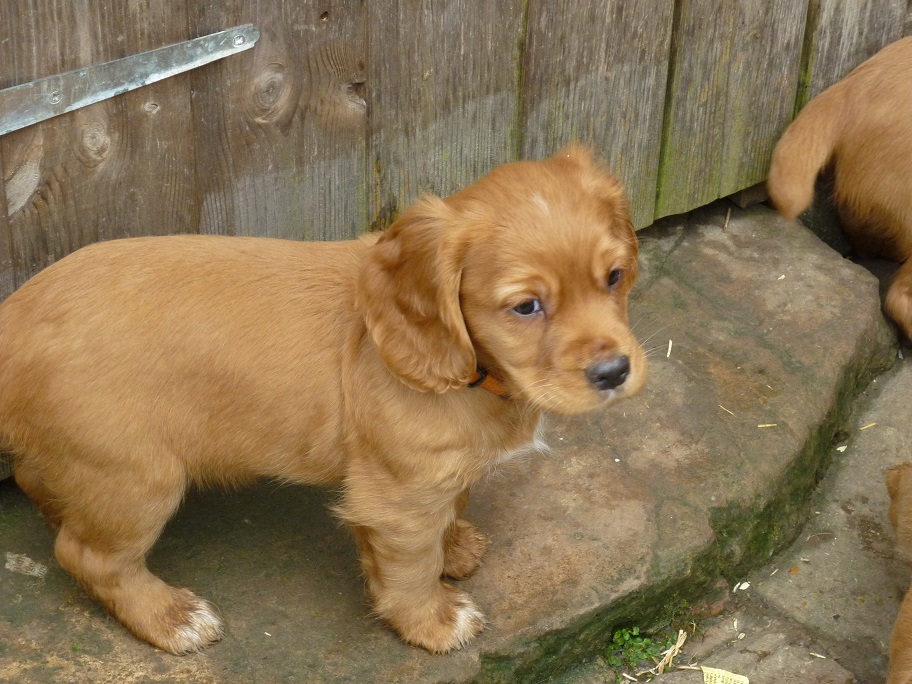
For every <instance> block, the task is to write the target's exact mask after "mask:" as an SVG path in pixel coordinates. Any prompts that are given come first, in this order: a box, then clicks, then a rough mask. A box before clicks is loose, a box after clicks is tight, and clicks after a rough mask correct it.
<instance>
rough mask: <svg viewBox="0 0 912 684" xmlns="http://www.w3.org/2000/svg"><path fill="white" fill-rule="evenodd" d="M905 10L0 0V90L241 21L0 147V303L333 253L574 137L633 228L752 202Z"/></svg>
mask: <svg viewBox="0 0 912 684" xmlns="http://www.w3.org/2000/svg"><path fill="white" fill-rule="evenodd" d="M906 2H907V0H475V1H474V2H473V1H471V0H370V1H365V0H338V1H332V0H206V1H205V2H197V1H196V0H158V1H154V2H153V1H151V0H126V1H124V2H115V1H113V0H3V2H0V26H2V27H3V31H2V37H0V88H5V87H9V86H12V85H16V84H20V83H24V82H28V81H31V80H34V79H36V78H40V77H43V76H48V75H51V74H56V73H61V72H64V71H68V70H71V69H75V68H78V67H82V66H87V65H91V64H97V63H101V62H105V61H108V60H112V59H116V58H118V57H123V56H126V55H129V54H133V53H136V52H140V51H144V50H149V49H152V48H155V47H159V46H162V45H167V44H171V43H176V42H181V41H184V40H188V39H190V38H193V37H196V36H199V35H204V34H207V33H211V32H215V31H218V30H221V29H225V28H229V27H232V26H237V25H240V24H244V23H253V24H255V25H256V26H257V27H258V28H259V29H260V31H261V33H262V36H261V38H260V41H259V43H258V44H257V45H256V46H255V47H254V48H253V49H252V50H250V51H247V52H244V53H241V54H239V55H235V56H232V57H229V58H227V59H224V60H222V61H220V62H216V63H213V64H211V65H209V66H206V67H202V68H200V69H198V70H196V71H193V72H189V73H185V74H182V75H179V76H175V77H173V78H170V79H167V80H165V81H162V82H160V83H157V84H154V85H151V86H147V87H145V88H142V89H139V90H136V91H133V92H130V93H127V94H124V95H121V96H118V97H116V98H113V99H110V100H107V101H104V102H102V103H99V104H96V105H93V106H91V107H88V108H86V109H83V110H80V111H77V112H73V113H71V114H68V115H64V116H62V117H58V118H57V119H53V120H50V121H47V122H44V123H42V124H38V125H34V126H31V127H29V128H26V129H22V130H19V131H15V132H12V133H9V134H7V135H4V136H2V137H0V179H2V183H0V298H2V297H5V296H6V295H8V294H9V293H10V292H12V291H13V290H14V289H15V288H16V287H17V286H18V285H20V284H21V283H23V282H24V281H25V280H26V279H27V278H29V277H30V276H32V275H33V274H34V273H36V272H37V271H38V270H40V269H41V268H43V267H45V266H47V265H48V264H50V263H51V262H53V261H54V260H55V259H58V258H60V257H61V256H63V255H65V254H67V253H68V252H70V251H72V250H74V249H76V248H78V247H80V246H82V245H84V244H86V243H89V242H92V241H96V240H102V239H109V238H115V237H122V236H132V235H146V234H157V233H173V232H201V233H221V234H244V235H269V236H280V237H288V238H295V239H336V238H345V237H351V236H354V235H356V234H358V233H359V232H361V231H364V230H367V229H370V228H378V227H383V226H385V225H387V224H388V223H389V222H390V221H391V219H393V218H394V217H395V216H396V214H397V213H398V212H399V211H400V210H401V209H402V208H403V207H404V206H405V205H407V204H408V203H409V202H411V201H412V200H414V199H415V198H416V197H417V196H418V195H419V194H421V193H422V192H424V191H430V192H435V193H440V194H444V195H445V194H448V193H450V192H452V191H454V190H456V189H457V188H459V187H461V186H462V185H465V184H467V183H469V182H471V181H472V180H473V179H475V178H476V177H478V176H479V175H481V174H483V173H484V172H486V171H487V170H489V169H490V168H491V167H492V166H494V165H495V164H498V163H501V162H504V161H509V160H513V159H517V158H524V157H525V158H538V157H543V156H546V155H548V154H550V153H552V152H553V151H554V150H555V149H557V148H558V147H559V146H561V145H563V144H565V143H567V142H569V141H571V140H582V141H585V142H588V143H591V144H593V145H595V146H596V147H597V148H598V149H599V150H600V151H601V153H602V154H603V155H604V156H605V157H606V158H607V159H608V160H609V162H610V163H611V164H612V165H613V167H614V169H615V170H616V172H617V173H618V174H619V175H620V176H621V177H622V178H623V179H624V180H625V182H626V183H627V186H628V188H629V191H630V194H631V197H632V199H633V203H634V207H635V221H636V224H637V225H638V226H645V225H648V224H649V223H651V222H652V221H653V220H654V219H655V218H658V217H660V216H664V215H668V214H674V213H680V212H683V211H686V210H689V209H692V208H694V207H696V206H698V205H701V204H705V203H707V202H709V201H712V200H714V199H716V198H718V197H721V196H725V195H727V194H729V193H733V192H735V191H737V190H740V189H742V188H745V187H747V186H750V185H753V184H755V183H757V182H759V181H761V180H762V179H763V177H764V174H765V170H766V167H767V164H768V160H769V156H770V152H771V150H772V147H773V145H774V143H775V141H776V139H777V138H778V136H779V135H780V133H781V132H782V130H783V129H784V127H785V126H786V124H787V123H788V121H789V119H790V117H791V116H792V114H793V112H794V111H795V108H796V106H800V105H801V104H802V103H803V102H804V101H806V100H807V99H808V98H809V97H810V96H811V95H813V94H814V93H816V92H818V91H820V90H821V89H822V88H824V87H825V86H826V85H828V84H830V83H832V82H833V81H835V80H837V79H838V78H840V77H841V76H843V75H844V74H845V73H847V71H848V70H849V69H850V68H852V67H853V66H855V65H856V64H857V63H859V62H861V61H862V60H863V59H865V58H867V57H868V56H870V55H871V54H873V53H874V52H876V51H877V50H878V49H879V48H880V47H881V46H882V45H884V44H886V43H888V42H891V41H893V40H895V39H897V38H899V37H900V36H901V35H902V34H903V21H904V19H905V16H906V13H907V6H906Z"/></svg>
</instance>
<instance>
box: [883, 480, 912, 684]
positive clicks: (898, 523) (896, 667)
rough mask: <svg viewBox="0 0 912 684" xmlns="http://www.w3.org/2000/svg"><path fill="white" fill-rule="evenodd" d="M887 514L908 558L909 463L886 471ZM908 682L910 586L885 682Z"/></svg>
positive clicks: (911, 679)
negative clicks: (888, 502) (888, 501)
mask: <svg viewBox="0 0 912 684" xmlns="http://www.w3.org/2000/svg"><path fill="white" fill-rule="evenodd" d="M887 491H888V492H889V493H890V510H889V517H890V523H891V524H892V525H893V529H894V530H895V531H896V541H897V545H898V546H899V550H900V553H901V554H902V556H903V557H904V558H905V560H906V561H912V463H901V464H900V465H897V466H894V467H893V468H890V470H889V472H888V473H887ZM910 683H912V590H910V591H908V592H907V593H906V597H905V598H904V599H903V602H902V604H901V605H900V607H899V614H898V615H897V616H896V622H895V623H894V625H893V634H892V635H891V637H890V676H889V678H888V679H887V684H910Z"/></svg>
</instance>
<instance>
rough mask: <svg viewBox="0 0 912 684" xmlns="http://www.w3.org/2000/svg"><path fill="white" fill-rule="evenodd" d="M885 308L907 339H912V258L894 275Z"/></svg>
mask: <svg viewBox="0 0 912 684" xmlns="http://www.w3.org/2000/svg"><path fill="white" fill-rule="evenodd" d="M884 309H885V310H886V312H887V315H888V316H889V317H890V318H891V319H892V320H893V322H894V323H896V325H898V326H899V329H900V330H901V331H902V333H903V335H905V337H906V340H912V259H909V260H907V261H906V262H905V263H904V264H903V265H902V266H901V267H900V268H899V270H898V271H897V272H896V275H895V276H893V282H892V283H890V288H889V289H888V290H887V296H886V299H885V300H884Z"/></svg>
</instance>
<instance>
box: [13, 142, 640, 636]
mask: <svg viewBox="0 0 912 684" xmlns="http://www.w3.org/2000/svg"><path fill="white" fill-rule="evenodd" d="M636 273H637V240H636V236H635V235H634V232H633V230H632V228H631V224H630V217H629V211H628V205H627V202H626V200H625V197H624V193H623V190H622V187H621V185H620V183H619V182H618V181H617V180H616V179H615V178H614V177H613V176H611V175H610V174H609V173H607V172H606V171H605V170H603V169H601V168H600V167H599V166H597V165H596V164H595V163H594V162H593V160H592V158H591V154H590V153H589V152H588V151H587V150H585V149H583V148H570V149H568V150H565V151H563V152H561V153H559V154H558V155H556V156H555V157H553V158H551V159H548V160H545V161H541V162H520V163H514V164H506V165H504V166H501V167H498V168H496V169H495V170H494V171H492V172H491V173H490V174H489V175H488V176H486V177H484V178H482V179H481V180H480V181H478V182H477V183H476V184H474V185H472V186H470V187H468V188H466V189H465V190H463V191H461V192H459V193H457V194H455V195H453V196H452V197H449V198H447V199H443V200H442V199H439V198H433V197H432V198H427V199H425V200H422V201H421V202H419V203H417V204H416V205H415V206H413V207H411V208H410V209H408V210H407V211H406V212H405V213H404V214H403V215H402V217H401V218H400V219H399V220H398V221H396V223H395V224H394V225H393V226H392V227H391V228H390V229H389V230H388V231H386V232H385V233H383V234H381V235H376V234H373V235H367V236H365V237H363V238H361V239H358V240H352V241H348V242H337V243H303V242H289V241H280V240H270V239H262V238H228V237H206V236H180V237H155V238H138V239H131V240H117V241H111V242H106V243H99V244H95V245H91V246H89V247H86V248H84V249H81V250H79V251H77V252H75V253H74V254H72V255H70V256H68V257H67V258H65V259H63V260H61V261H60V262H58V263H57V264H54V265H53V266H51V267H50V268H48V269H46V270H45V271H43V272H42V273H40V274H38V275H37V276H35V277H34V278H33V279H32V280H30V281H29V282H27V283H26V284H25V285H23V286H22V288H21V289H19V290H18V291H17V292H15V293H14V294H13V295H12V296H11V297H9V299H8V300H7V301H6V302H4V303H3V304H2V305H0V442H2V443H4V444H5V445H6V447H7V448H8V449H9V450H11V452H12V453H13V458H14V471H15V476H16V481H17V482H18V483H19V485H20V486H21V487H22V489H23V490H25V491H26V492H27V493H28V494H29V496H31V498H32V499H34V500H35V501H36V502H37V504H38V505H39V506H40V508H41V510H42V511H43V512H44V513H45V515H46V516H47V517H48V518H49V519H50V520H51V521H52V522H53V523H55V524H56V525H59V531H58V533H57V539H56V543H55V553H56V556H57V559H58V560H59V562H60V564H61V565H62V566H63V567H64V568H65V569H67V570H68V571H69V572H71V573H72V574H73V575H74V576H75V577H76V578H78V579H79V581H80V582H81V583H82V584H83V585H84V586H85V587H86V588H87V589H88V590H89V591H90V592H91V593H92V594H93V595H94V596H96V597H97V598H98V600H99V601H101V602H102V603H103V604H104V606H105V607H106V608H107V610H108V611H110V612H111V613H112V614H113V615H114V616H115V617H116V618H117V619H118V620H120V621H121V622H122V623H123V624H124V625H125V626H126V627H127V628H129V629H130V630H131V631H132V632H133V633H134V634H135V635H137V636H138V637H140V638H142V639H145V640H146V641H149V642H150V643H152V644H154V645H156V646H158V647H159V648H162V649H164V650H166V651H170V652H172V653H184V652H188V651H195V650H198V649H201V648H203V647H205V646H206V645H208V644H210V643H211V642H213V641H215V640H217V639H219V638H220V636H221V634H222V624H221V621H220V619H219V617H218V616H217V615H216V613H215V611H214V609H213V608H212V606H211V605H210V604H209V603H207V602H206V601H204V600H202V599H200V598H198V597H197V596H196V595H195V594H193V593H192V592H190V591H189V590H187V589H177V588H174V587H171V586H169V585H167V584H165V583H164V582H162V581H161V580H160V579H158V578H157V577H155V576H154V575H152V574H151V573H150V572H149V570H148V569H147V568H146V564H145V560H144V559H145V556H146V554H147V553H148V552H149V549H150V548H151V547H152V545H153V544H154V543H155V541H156V539H157V538H158V536H159V534H160V533H161V531H162V528H163V527H164V525H165V523H166V521H167V520H168V519H169V518H170V517H171V516H172V515H173V514H174V512H175V510H176V509H177V507H178V505H179V503H180V501H181V499H182V498H183V496H184V493H185V491H186V490H187V488H188V486H190V485H211V484H216V483H228V484H237V483H243V482H245V481H251V480H254V479H255V478H261V477H269V478H277V479H279V480H283V481H286V482H300V483H340V484H341V485H342V487H343V492H344V493H343V498H342V501H341V503H340V505H339V507H338V513H339V514H340V515H341V517H342V518H343V519H344V520H345V521H346V522H347V523H348V524H349V525H350V526H351V528H352V530H353V531H354V535H355V538H356V540H357V543H358V547H359V552H360V556H361V562H362V566H363V569H364V572H365V574H366V577H367V587H368V591H369V593H370V596H371V598H372V600H373V603H374V607H375V610H376V612H377V614H378V615H380V616H381V617H382V618H384V619H385V620H386V621H387V622H388V623H389V624H390V625H392V626H393V627H394V628H395V629H396V631H397V632H398V633H399V634H400V635H401V636H402V638H403V639H405V640H406V641H407V642H409V643H412V644H416V645H418V646H422V647H424V648H426V649H428V650H429V651H432V652H445V651H448V650H450V649H453V648H458V647H459V646H461V645H462V644H463V643H464V642H466V641H467V640H468V639H470V638H471V637H473V636H474V635H475V634H476V633H478V632H479V631H480V630H481V629H482V628H483V627H484V619H483V617H482V615H481V613H480V612H479V610H478V609H477V608H476V607H475V605H474V604H473V603H472V601H471V599H470V598H469V597H468V596H466V595H465V594H464V593H462V592H460V591H458V590H457V589H455V588H454V587H453V585H451V584H448V583H445V582H443V581H442V580H441V577H442V576H449V577H451V578H456V579H459V578H462V577H465V576H467V575H469V574H470V573H471V572H472V571H473V570H474V569H475V568H476V567H477V566H478V563H479V560H480V557H481V555H482V553H483V552H484V550H485V546H486V543H487V542H486V539H485V537H484V536H483V535H482V534H480V533H479V532H478V531H477V530H476V529H475V528H474V527H473V526H472V525H471V524H469V523H468V522H465V521H464V520H462V519H460V518H459V517H458V516H459V514H460V513H461V512H462V510H463V508H464V507H465V505H466V501H467V498H468V488H469V486H470V485H472V483H474V482H476V481H477V480H478V479H479V478H481V477H483V476H484V475H485V474H486V473H488V472H489V470H490V469H491V468H492V466H494V464H496V463H498V462H499V461H502V460H503V459H505V458H508V457H509V456H510V455H511V453H514V452H516V451H517V450H521V449H522V448H523V447H526V446H528V445H529V444H530V443H535V442H536V439H537V438H536V431H537V430H538V426H539V418H540V414H541V412H542V411H547V410H552V411H556V412H559V413H566V414H572V413H578V412H582V411H588V410H590V409H595V408H598V407H601V406H604V405H605V404H607V403H609V402H611V401H612V400H614V399H618V398H621V397H625V396H628V395H631V394H633V393H634V392H636V391H638V390H639V389H640V387H641V386H642V384H643V381H644V378H645V372H646V371H645V359H644V354H643V351H642V349H641V348H640V346H639V344H638V343H637V342H636V340H635V339H634V337H633V336H632V334H631V332H630V330H629V328H628V323H627V295H628V292H629V291H630V288H631V286H632V285H633V282H634V280H635V278H636ZM478 369H481V370H480V371H479V370H478ZM485 375H487V378H486V379H484V377H483V376H485ZM486 387H487V388H488V389H489V390H490V391H486V389H485V388H486Z"/></svg>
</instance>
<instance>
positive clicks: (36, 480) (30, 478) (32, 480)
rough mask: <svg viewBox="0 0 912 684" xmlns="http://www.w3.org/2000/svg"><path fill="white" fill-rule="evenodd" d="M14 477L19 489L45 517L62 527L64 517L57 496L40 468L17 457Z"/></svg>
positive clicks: (55, 525) (14, 464)
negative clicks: (45, 480) (43, 476)
mask: <svg viewBox="0 0 912 684" xmlns="http://www.w3.org/2000/svg"><path fill="white" fill-rule="evenodd" d="M13 477H14V478H15V480H16V484H17V485H19V489H21V490H22V491H23V492H25V493H26V494H27V495H28V497H29V498H30V499H31V500H32V501H34V502H35V505H36V506H38V510H40V511H41V512H42V514H44V517H45V519H46V520H47V521H48V522H49V523H50V524H51V525H53V526H54V527H60V522H61V520H62V518H61V510H60V505H59V503H58V501H57V497H56V496H55V494H54V492H52V491H51V490H50V489H49V488H48V486H47V484H45V482H44V478H42V477H41V474H40V472H39V471H38V469H37V468H35V467H34V466H33V464H32V463H31V462H30V461H28V460H26V459H17V460H15V461H14V462H13Z"/></svg>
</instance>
